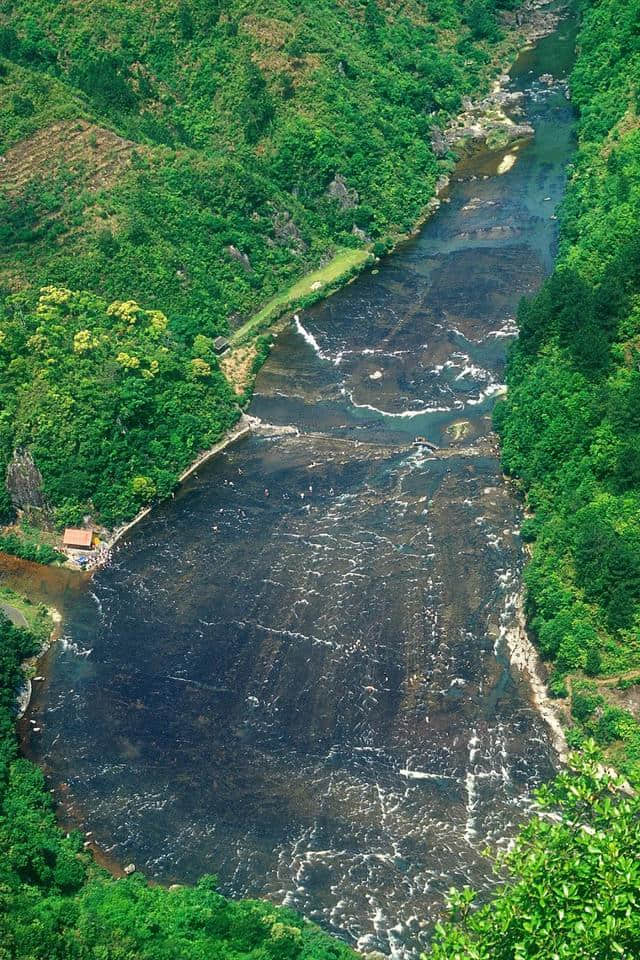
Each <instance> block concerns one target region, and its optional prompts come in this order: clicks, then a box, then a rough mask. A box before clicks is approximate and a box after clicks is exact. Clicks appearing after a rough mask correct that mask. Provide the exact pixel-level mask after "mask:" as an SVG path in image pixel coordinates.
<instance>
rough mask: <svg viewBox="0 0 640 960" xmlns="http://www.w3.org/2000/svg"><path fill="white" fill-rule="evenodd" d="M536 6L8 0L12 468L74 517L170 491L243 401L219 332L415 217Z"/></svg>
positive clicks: (4, 167) (1, 80)
mask: <svg viewBox="0 0 640 960" xmlns="http://www.w3.org/2000/svg"><path fill="white" fill-rule="evenodd" d="M517 4H518V0H464V2H461V0H402V2H401V0H389V2H386V3H381V2H379V0H341V2H335V0H304V2H300V0H259V2H248V0H228V2H225V3H222V2H220V0H152V2H149V0H145V2H141V0H132V2H128V3H123V2H121V0H90V2H85V3H83V4H81V5H78V4H77V3H75V2H73V0H61V2H59V0H19V2H12V0H4V2H2V4H0V160H1V161H2V163H1V164H0V303H1V306H0V331H2V332H1V333H0V338H1V345H0V351H1V352H0V365H1V366H0V369H1V370H2V377H0V408H1V410H2V413H1V414H0V471H1V472H2V474H4V472H5V469H6V466H7V464H8V463H9V462H10V460H11V458H12V456H13V452H14V450H15V449H24V450H29V451H30V452H31V454H32V455H33V457H34V460H35V464H36V467H37V468H38V469H39V470H40V472H41V474H42V480H43V484H42V488H43V493H44V501H45V504H47V505H48V506H49V507H50V508H51V512H52V513H53V516H54V519H55V520H56V521H57V522H58V525H61V524H63V523H65V522H78V521H79V519H81V517H82V516H83V515H84V514H86V513H91V514H92V515H93V516H94V518H99V519H101V520H103V521H104V522H105V523H106V524H113V523H114V522H116V521H118V520H122V519H124V518H128V517H130V516H132V515H133V514H135V512H136V510H137V508H138V506H139V505H140V504H141V503H144V502H147V501H148V500H149V499H151V498H152V497H154V496H156V495H163V494H166V492H167V491H168V490H169V489H170V488H171V486H172V484H173V483H174V482H175V478H176V476H177V475H178V474H179V472H180V470H181V468H184V467H185V466H186V465H187V464H188V463H189V462H190V461H191V460H192V459H193V455H194V452H197V451H198V450H201V449H204V448H206V447H207V446H208V445H210V444H211V442H212V440H214V439H215V438H217V437H219V436H220V434H221V432H222V431H223V430H224V429H225V428H227V427H228V426H229V424H230V423H231V422H232V421H233V419H234V417H237V415H238V410H237V404H236V403H235V398H234V396H233V394H232V393H231V392H230V391H229V390H228V389H227V388H226V385H225V383H224V380H223V378H222V377H221V376H220V374H219V373H218V368H217V363H216V361H215V358H214V357H212V356H211V355H210V354H211V350H210V340H207V339H206V338H211V337H212V336H215V335H217V334H220V333H226V332H227V331H228V330H229V328H230V326H231V327H234V326H235V325H237V324H240V323H241V322H242V321H243V320H246V319H247V318H248V317H250V316H251V315H252V313H253V312H255V311H256V310H257V309H258V308H259V307H260V306H261V305H262V304H264V303H265V302H266V301H268V300H269V299H270V297H272V296H273V295H274V294H276V293H277V292H279V291H280V290H282V288H283V287H286V286H287V285H289V284H290V283H291V282H292V281H294V280H296V279H297V278H299V277H300V276H302V275H304V274H305V273H306V272H308V271H309V270H311V269H313V268H316V267H318V266H321V265H323V264H325V263H327V261H329V260H331V258H332V257H333V256H334V255H335V254H336V253H338V252H340V251H341V250H344V249H347V250H348V249H349V248H354V247H362V246H371V247H372V248H373V249H374V250H375V251H376V252H378V253H380V252H383V251H384V250H385V249H387V248H388V246H389V243H390V242H391V240H390V238H392V237H394V236H397V235H398V233H399V232H402V231H406V230H407V229H409V228H410V227H411V226H412V225H413V223H414V222H415V220H416V218H417V217H418V215H419V214H420V212H421V211H422V210H423V209H424V207H425V205H426V204H427V202H428V201H429V199H430V198H431V197H432V196H433V190H434V185H435V183H436V180H437V178H438V176H439V175H441V173H442V170H443V169H444V168H446V166H447V164H450V158H449V159H447V158H446V157H445V158H442V159H441V160H438V159H437V158H436V156H435V154H434V151H433V149H432V146H431V140H432V133H433V130H434V129H435V128H436V127H438V126H440V127H441V126H443V125H444V124H445V123H446V122H447V119H448V118H449V117H450V116H451V115H452V114H455V113H456V111H458V110H459V108H460V105H461V102H462V98H463V97H464V96H465V95H470V94H474V95H476V94H478V93H479V92H480V91H482V90H483V89H486V88H487V86H488V84H489V80H490V78H491V77H492V76H493V75H494V74H495V69H496V65H497V63H498V62H499V61H502V62H504V58H505V56H506V55H507V53H508V51H509V50H510V49H513V47H514V44H515V42H516V38H515V34H514V33H513V31H511V33H505V31H504V30H503V29H502V27H501V23H500V18H501V14H502V12H501V10H500V9H499V8H500V7H503V8H510V7H514V6H517ZM41 288H45V289H44V290H43V292H42V293H40V290H41ZM50 288H55V289H50ZM69 291H71V292H69ZM98 298H100V299H98ZM131 301H135V303H136V304H139V305H140V308H139V309H138V308H137V307H135V305H132V306H131V308H130V310H129V315H128V317H125V315H124V312H123V311H125V312H126V310H128V309H129V307H128V306H127V305H129V304H131ZM117 303H121V304H124V305H125V306H124V307H122V309H121V310H119V309H118V308H117V306H115V304H117ZM109 305H110V306H109ZM154 311H161V312H162V314H164V315H165V316H166V317H167V318H168V324H167V325H166V326H164V327H163V326H162V325H161V321H160V320H159V319H158V318H156V319H153V317H152V313H153V312H154ZM127 358H128V359H127ZM14 499H15V498H14ZM19 505H20V504H18V506H19ZM1 506H2V508H3V511H4V514H5V516H8V515H9V514H10V503H9V499H8V498H7V497H6V496H5V497H4V498H3V502H2V504H1Z"/></svg>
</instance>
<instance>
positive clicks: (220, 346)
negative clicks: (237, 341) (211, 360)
mask: <svg viewBox="0 0 640 960" xmlns="http://www.w3.org/2000/svg"><path fill="white" fill-rule="evenodd" d="M213 349H214V350H215V352H216V353H217V354H218V356H220V354H221V353H224V352H225V350H228V349H229V341H228V340H227V338H226V337H216V338H215V340H214V341H213Z"/></svg>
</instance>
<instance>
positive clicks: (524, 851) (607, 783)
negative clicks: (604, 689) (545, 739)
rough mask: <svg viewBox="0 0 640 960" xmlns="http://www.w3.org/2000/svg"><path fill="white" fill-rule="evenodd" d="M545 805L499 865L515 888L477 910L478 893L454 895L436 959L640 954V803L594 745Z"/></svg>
mask: <svg viewBox="0 0 640 960" xmlns="http://www.w3.org/2000/svg"><path fill="white" fill-rule="evenodd" d="M537 799H538V805H539V811H538V812H539V816H536V817H534V818H533V819H532V820H531V822H530V823H528V824H527V825H526V826H525V827H524V829H523V830H522V831H521V833H520V835H519V836H518V838H517V840H516V841H515V843H514V845H513V847H512V849H511V850H510V851H509V852H508V853H507V854H505V855H504V856H503V857H501V858H500V859H499V860H498V863H497V865H496V866H497V869H498V870H499V871H500V873H504V872H506V874H507V876H508V878H509V882H508V884H507V885H506V886H505V887H504V888H503V889H502V890H501V891H500V892H499V893H498V895H497V896H496V897H495V898H494V899H493V900H492V901H491V902H490V903H489V904H488V905H486V906H484V907H482V908H481V909H479V910H477V911H473V910H472V904H473V900H474V896H475V895H474V893H473V891H471V890H470V889H469V888H464V889H463V890H452V891H451V892H450V895H449V906H450V910H451V919H450V921H449V922H448V923H446V924H444V925H440V926H439V927H438V928H437V932H436V940H435V943H434V946H433V949H432V952H430V953H429V960H614V958H620V960H635V958H637V957H639V956H640V798H639V797H638V796H637V795H636V794H635V793H634V792H633V791H631V789H630V788H629V786H628V785H627V784H626V783H625V782H624V781H623V780H622V779H620V778H618V777H616V776H614V775H613V773H611V772H610V771H608V770H606V769H605V768H603V766H602V765H601V764H600V763H599V761H598V751H597V748H596V746H595V744H594V743H592V742H591V743H589V744H587V747H586V749H585V750H584V751H583V752H582V753H581V754H575V755H572V756H571V758H570V760H569V763H568V768H567V770H566V771H565V772H563V773H562V774H560V776H559V777H558V778H557V779H556V780H555V781H554V782H553V783H551V784H550V785H548V786H545V787H543V788H542V789H541V790H540V791H539V793H538V798H537ZM423 960H426V958H423Z"/></svg>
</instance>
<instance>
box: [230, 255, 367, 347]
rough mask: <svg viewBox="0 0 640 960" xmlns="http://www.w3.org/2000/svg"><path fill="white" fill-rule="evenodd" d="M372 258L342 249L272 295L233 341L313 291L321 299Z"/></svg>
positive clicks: (291, 307) (252, 330) (304, 298)
mask: <svg viewBox="0 0 640 960" xmlns="http://www.w3.org/2000/svg"><path fill="white" fill-rule="evenodd" d="M370 259H371V254H370V253H368V252H367V251H366V250H352V249H346V250H341V251H340V252H339V253H338V254H336V256H335V257H334V258H333V259H332V260H331V261H330V262H329V263H328V264H327V265H326V266H325V267H320V269H319V270H314V271H313V272H312V273H308V274H306V276H304V277H302V279H301V280H298V281H296V283H294V284H292V286H290V287H287V288H286V289H285V290H282V291H281V292H280V293H278V294H276V296H275V297H272V298H271V300H269V302H268V303H267V304H265V306H264V307H263V308H262V310H260V311H259V312H258V313H256V314H255V316H253V317H251V319H250V320H247V322H246V323H243V324H242V326H241V327H239V329H238V330H236V332H235V333H234V335H233V337H232V338H231V341H232V343H234V344H237V343H240V342H242V341H243V340H246V339H247V337H249V336H251V335H252V334H255V333H257V332H258V331H259V330H262V329H264V327H265V325H266V324H267V323H268V322H272V321H273V320H276V319H277V318H278V317H279V316H280V315H281V314H282V313H283V312H284V311H285V310H293V309H294V308H295V307H296V306H300V305H301V304H302V303H303V302H305V301H306V298H308V297H312V298H314V294H317V296H318V299H320V298H321V297H322V296H325V295H326V293H327V292H328V291H329V292H333V290H334V289H337V287H338V286H340V283H341V281H342V280H343V279H346V278H348V277H349V276H351V275H352V274H353V273H355V272H358V271H359V270H361V269H362V268H363V267H364V265H365V264H366V263H367V262H368V261H369V260H370ZM318 284H319V286H318ZM314 299H315V298H314Z"/></svg>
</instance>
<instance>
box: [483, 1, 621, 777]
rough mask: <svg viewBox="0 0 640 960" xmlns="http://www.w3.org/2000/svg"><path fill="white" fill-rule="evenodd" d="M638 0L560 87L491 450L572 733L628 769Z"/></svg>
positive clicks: (598, 7)
mask: <svg viewBox="0 0 640 960" xmlns="http://www.w3.org/2000/svg"><path fill="white" fill-rule="evenodd" d="M639 24H640V4H639V3H638V2H637V0H633V2H628V0H597V2H595V3H592V4H590V5H589V7H588V10H587V12H586V14H585V17H584V22H583V25H582V29H581V33H580V45H579V57H578V61H577V64H576V66H575V69H574V71H573V76H572V81H571V89H572V93H573V99H574V102H575V104H576V106H577V108H578V109H579V111H580V125H579V136H580V147H579V152H578V155H577V158H576V163H575V170H574V171H573V175H572V179H571V182H570V186H569V191H568V194H567V197H566V200H565V203H564V208H563V211H562V228H561V247H560V253H559V258H558V263H557V267H556V270H555V272H554V274H553V275H552V276H551V277H550V279H549V280H548V282H547V283H546V284H545V285H544V287H543V289H542V290H541V291H540V293H539V294H538V295H537V296H536V297H535V298H533V299H532V300H529V301H525V302H524V303H523V304H522V306H521V309H520V315H519V325H520V339H519V341H518V343H517V345H516V346H515V348H514V350H513V353H512V355H511V358H510V364H509V372H508V384H509V393H508V397H507V399H506V401H505V402H504V403H503V404H501V406H500V407H498V409H497V411H496V423H497V426H498V429H499V431H500V434H501V437H502V444H503V457H504V464H505V466H506V469H507V471H508V472H509V473H511V474H512V475H513V476H514V477H517V478H518V479H519V482H520V484H521V485H522V488H523V489H524V490H525V491H526V495H527V503H528V506H529V508H530V510H531V516H530V517H529V519H527V521H526V523H525V526H524V530H523V533H524V536H525V538H526V539H527V540H529V541H530V542H531V548H532V560H531V563H530V564H529V566H528V568H527V571H526V585H527V613H528V617H529V622H530V624H531V626H532V628H533V630H534V633H535V635H536V638H537V641H538V643H539V646H540V650H541V652H542V655H543V657H544V658H545V659H546V660H551V661H553V662H554V664H555V668H554V672H553V675H552V678H551V689H552V691H553V693H554V694H555V695H556V696H558V697H567V696H569V697H570V700H569V702H570V707H571V712H572V714H573V718H574V720H575V726H574V728H573V730H572V731H571V738H572V743H573V744H574V745H576V746H577V745H579V744H580V742H581V740H582V739H583V738H584V737H585V736H587V735H590V736H594V737H595V738H596V740H597V741H598V743H600V744H601V745H602V746H603V747H607V749H608V753H609V755H610V757H611V758H612V759H613V760H614V762H615V764H616V766H617V767H618V769H620V770H622V771H624V772H625V773H626V774H627V775H628V776H629V777H632V778H633V779H634V780H635V781H636V782H637V781H638V779H639V778H640V725H639V723H638V716H639V714H638V692H640V430H639V428H640V239H639V237H638V223H639V222H640V121H639V119H638V114H639V108H640V99H639V92H640V29H639Z"/></svg>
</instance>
